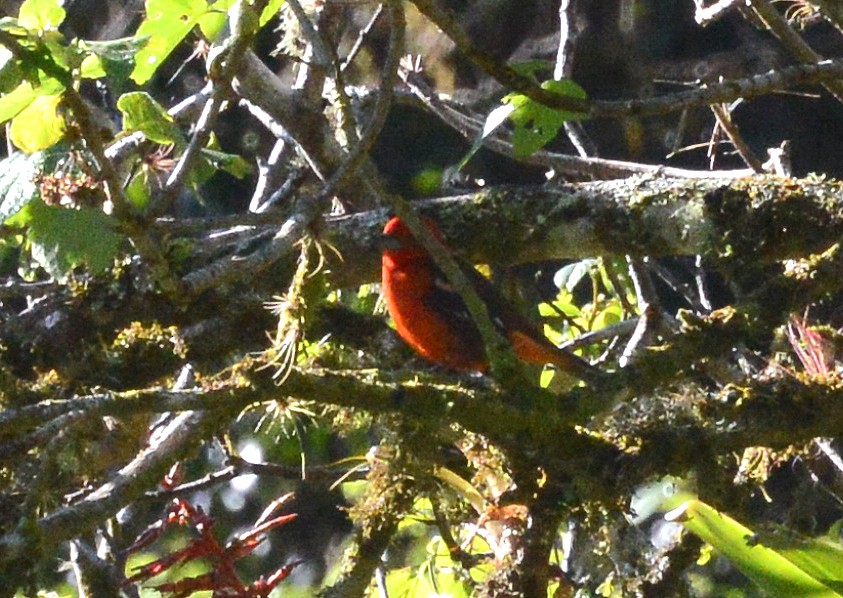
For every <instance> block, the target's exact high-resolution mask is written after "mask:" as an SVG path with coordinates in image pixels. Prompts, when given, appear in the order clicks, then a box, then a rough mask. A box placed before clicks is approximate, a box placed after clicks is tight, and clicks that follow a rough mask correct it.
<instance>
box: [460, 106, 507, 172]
mask: <svg viewBox="0 0 843 598" xmlns="http://www.w3.org/2000/svg"><path fill="white" fill-rule="evenodd" d="M514 111H515V106H514V105H513V104H502V105H500V106H498V107H497V108H495V109H494V110H492V111H491V112H490V113H489V115H488V116H487V117H486V122H484V123H483V130H482V131H481V132H480V135H478V136H477V138H476V139H475V140H474V143H473V144H472V145H471V149H470V150H468V153H467V154H466V155H465V157H464V158H463V159H462V160H460V163H459V164H458V165H457V169H458V170H459V169H462V168H463V167H464V166H465V165H466V164H468V162H469V160H471V158H473V157H474V154H476V153H477V152H478V151H479V150H480V148H481V147H483V142H484V141H485V140H486V138H487V137H489V135H491V134H492V133H494V132H495V131H497V130H498V129H499V128H500V126H501V125H502V124H503V123H505V122H506V119H507V118H509V117H510V115H511V114H512V113H513V112H514Z"/></svg>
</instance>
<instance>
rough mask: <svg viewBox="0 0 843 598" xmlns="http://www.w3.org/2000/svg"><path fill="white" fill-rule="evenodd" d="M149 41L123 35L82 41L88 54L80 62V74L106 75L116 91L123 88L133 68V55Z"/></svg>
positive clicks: (88, 75)
mask: <svg viewBox="0 0 843 598" xmlns="http://www.w3.org/2000/svg"><path fill="white" fill-rule="evenodd" d="M147 41H149V38H148V37H137V36H135V37H124V38H120V39H114V40H108V41H101V42H100V41H84V42H81V43H82V47H83V48H84V49H85V50H87V51H88V52H90V55H89V56H88V57H87V58H86V59H85V62H83V64H82V76H83V77H85V78H89V79H97V78H99V77H102V76H103V75H107V76H108V77H109V79H110V82H111V84H112V86H115V87H116V89H117V93H120V90H122V89H124V88H125V85H126V83H127V82H128V80H129V77H130V76H131V74H132V71H133V70H134V68H135V57H136V56H137V54H138V53H139V52H140V50H141V49H142V48H143V47H144V45H145V44H146V43H147Z"/></svg>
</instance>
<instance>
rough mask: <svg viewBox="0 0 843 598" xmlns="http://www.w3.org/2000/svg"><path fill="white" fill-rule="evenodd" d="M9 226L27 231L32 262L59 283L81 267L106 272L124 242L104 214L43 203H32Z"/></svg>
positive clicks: (111, 220) (14, 217)
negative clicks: (23, 228) (33, 260)
mask: <svg viewBox="0 0 843 598" xmlns="http://www.w3.org/2000/svg"><path fill="white" fill-rule="evenodd" d="M6 224H8V225H9V226H16V227H26V237H27V240H28V241H29V242H30V244H31V246H32V257H33V259H35V261H37V262H38V264H39V265H40V266H41V267H42V268H44V269H45V270H46V271H47V273H48V274H50V275H51V276H53V277H54V278H58V279H61V278H64V277H66V276H67V275H68V274H69V273H70V272H71V271H72V270H73V269H74V268H76V267H78V266H81V265H87V266H88V267H89V268H90V269H91V270H92V271H94V272H100V271H102V270H105V269H106V268H108V267H109V266H111V264H112V263H113V261H114V258H115V257H116V256H117V251H118V249H119V248H120V244H121V243H122V242H123V235H120V234H118V233H117V232H116V227H115V224H116V223H115V221H114V220H113V219H112V218H111V217H109V216H107V215H106V214H104V213H103V212H102V211H100V210H97V209H94V208H82V209H78V210H71V209H67V208H62V207H59V206H48V205H47V204H45V203H44V202H43V201H41V200H40V199H39V200H36V201H31V202H29V203H28V204H27V205H26V206H25V207H24V208H23V209H21V210H20V211H19V212H18V213H17V214H16V215H15V216H13V217H11V218H9V219H7V220H6Z"/></svg>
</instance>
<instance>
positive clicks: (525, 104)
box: [503, 79, 587, 158]
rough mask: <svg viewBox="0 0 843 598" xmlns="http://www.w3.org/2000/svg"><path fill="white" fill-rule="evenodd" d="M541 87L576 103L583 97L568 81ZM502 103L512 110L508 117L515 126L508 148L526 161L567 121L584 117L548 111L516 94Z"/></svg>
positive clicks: (559, 111) (550, 82) (555, 82)
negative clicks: (576, 100)
mask: <svg viewBox="0 0 843 598" xmlns="http://www.w3.org/2000/svg"><path fill="white" fill-rule="evenodd" d="M541 87H542V88H543V89H546V90H547V91H550V92H552V93H556V94H559V95H562V96H567V97H572V98H578V99H585V98H586V97H587V96H586V93H585V90H584V89H583V88H582V87H580V86H579V85H577V84H576V83H575V82H573V81H571V80H569V79H562V80H560V81H545V82H544V83H542V84H541ZM503 101H504V103H505V104H509V105H511V106H513V108H514V110H513V111H512V113H511V114H510V115H509V119H510V120H511V121H512V122H513V123H514V124H515V131H514V132H513V133H512V145H513V147H514V149H515V155H516V156H517V157H520V158H526V157H528V156H530V155H532V154H533V153H535V152H536V151H538V150H540V149H541V148H543V147H544V146H545V145H547V143H548V142H549V141H551V140H552V139H554V138H555V137H556V135H557V133H558V132H559V129H560V128H561V127H562V125H564V124H565V123H566V122H567V121H569V120H578V119H581V118H584V117H585V115H584V114H582V113H579V112H572V111H569V110H557V109H555V108H548V107H547V106H545V105H543V104H540V103H538V102H535V101H533V100H531V99H530V98H528V97H527V96H525V95H523V94H520V93H511V94H509V95H507V96H506V97H504V99H503Z"/></svg>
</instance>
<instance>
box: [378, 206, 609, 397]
mask: <svg viewBox="0 0 843 598" xmlns="http://www.w3.org/2000/svg"><path fill="white" fill-rule="evenodd" d="M427 226H428V227H429V228H430V229H431V231H432V232H433V234H434V235H436V236H437V237H438V238H439V239H440V240H441V238H442V235H441V233H440V232H439V230H438V229H437V228H436V226H435V225H434V224H433V223H432V222H430V221H427ZM384 236H385V238H384V246H385V249H384V252H383V260H382V266H383V273H382V283H383V293H384V297H385V298H386V306H387V309H388V310H389V314H390V315H391V316H392V319H393V320H394V321H395V328H396V330H397V331H398V334H399V335H400V336H401V338H403V339H404V340H405V341H406V342H407V344H409V345H410V346H411V347H412V348H413V349H414V350H415V351H416V352H417V353H418V354H419V355H421V356H422V357H424V358H426V359H428V360H430V361H432V362H434V363H438V364H440V365H443V366H446V367H449V368H452V369H455V370H460V371H469V372H485V371H486V370H488V369H489V360H488V358H487V357H486V350H485V345H484V343H483V339H482V337H481V335H480V331H479V330H478V329H477V326H476V324H475V323H474V319H473V318H472V317H471V313H470V312H469V311H468V308H467V307H466V305H465V303H464V302H463V299H462V297H461V296H460V295H459V294H457V293H456V292H454V291H453V290H452V289H451V288H450V286H449V284H448V279H447V278H446V277H445V275H444V274H443V273H442V271H441V270H440V269H439V268H438V267H437V266H436V264H435V263H434V261H433V258H431V257H430V254H428V252H427V251H426V250H425V249H424V247H422V246H421V244H419V242H418V241H416V239H415V238H414V237H413V235H412V233H411V232H410V229H409V228H407V226H406V225H405V224H404V223H403V222H402V221H401V220H400V219H398V218H393V219H392V220H390V221H389V222H388V223H387V225H386V228H385V229H384ZM465 273H466V275H467V276H468V279H469V281H470V282H471V284H473V285H474V288H475V290H476V291H477V294H478V296H479V297H480V299H481V300H482V301H483V302H484V303H485V304H486V308H487V309H488V310H489V316H490V318H491V319H492V322H493V323H494V324H495V325H496V326H497V327H498V331H499V332H500V333H501V334H503V335H504V336H505V337H506V338H507V339H509V342H510V343H512V348H513V350H514V351H515V354H516V355H517V356H518V358H519V359H521V360H522V361H525V362H527V363H535V364H542V365H543V364H548V363H549V364H553V365H555V366H556V367H558V368H559V369H561V370H564V371H566V372H568V373H570V374H572V375H574V376H576V377H578V378H580V379H583V380H593V379H595V378H596V377H597V376H598V375H599V370H597V369H596V368H594V367H593V366H591V365H589V364H588V363H587V362H586V361H584V360H582V359H580V358H579V357H576V356H575V355H572V354H571V353H568V352H566V351H563V350H562V349H559V348H558V347H556V346H555V345H554V344H553V343H551V342H550V341H549V340H547V338H545V336H544V335H542V334H541V333H540V332H539V331H538V330H537V329H536V327H535V326H533V325H532V324H531V323H530V322H529V321H527V319H526V318H524V317H523V316H522V315H521V314H519V313H518V312H517V311H516V310H515V308H514V307H512V305H510V304H509V302H508V301H507V300H506V299H505V298H504V297H503V296H502V295H501V294H500V293H499V292H498V290H497V289H496V288H495V287H494V285H492V283H491V282H489V280H488V279H486V278H485V277H484V276H483V275H481V274H480V273H479V272H477V270H475V269H474V268H470V269H469V270H468V271H467V272H465Z"/></svg>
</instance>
